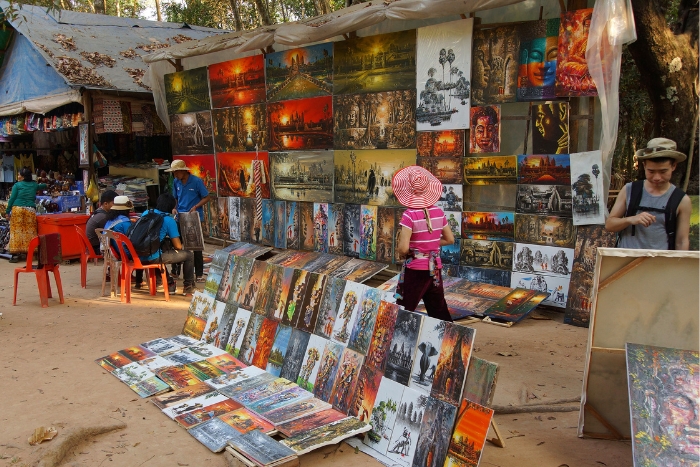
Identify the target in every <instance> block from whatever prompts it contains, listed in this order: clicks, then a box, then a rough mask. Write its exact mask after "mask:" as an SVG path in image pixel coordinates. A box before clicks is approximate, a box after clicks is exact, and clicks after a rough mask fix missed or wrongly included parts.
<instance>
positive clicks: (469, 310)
mask: <svg viewBox="0 0 700 467" xmlns="http://www.w3.org/2000/svg"><path fill="white" fill-rule="evenodd" d="M445 301H446V302H447V309H448V310H449V312H450V316H451V317H452V319H453V320H458V319H461V318H466V317H467V316H473V315H477V316H483V315H484V313H485V312H486V311H487V310H488V309H489V308H491V305H493V304H494V303H496V300H489V299H487V298H481V297H475V296H473V295H465V294H460V293H457V292H445Z"/></svg>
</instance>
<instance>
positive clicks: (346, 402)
mask: <svg viewBox="0 0 700 467" xmlns="http://www.w3.org/2000/svg"><path fill="white" fill-rule="evenodd" d="M363 360H364V356H363V355H362V354H360V353H358V352H355V351H354V350H351V349H349V348H347V349H345V350H343V355H342V357H341V359H340V363H339V364H338V370H337V372H336V376H335V383H334V384H333V390H332V391H331V395H330V399H329V400H328V402H329V403H330V404H331V405H332V406H333V408H334V409H336V410H338V411H340V412H343V413H348V411H349V410H350V406H351V403H352V395H353V392H354V391H355V385H356V384H357V380H358V378H359V376H360V368H361V367H362V362H363Z"/></svg>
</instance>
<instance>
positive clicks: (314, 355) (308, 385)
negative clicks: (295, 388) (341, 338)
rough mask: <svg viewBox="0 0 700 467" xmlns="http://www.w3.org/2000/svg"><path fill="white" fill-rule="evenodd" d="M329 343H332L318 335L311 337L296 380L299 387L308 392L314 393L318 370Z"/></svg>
mask: <svg viewBox="0 0 700 467" xmlns="http://www.w3.org/2000/svg"><path fill="white" fill-rule="evenodd" d="M328 342H330V341H329V340H328V339H324V338H323V337H319V336H316V335H311V337H310V338H309V340H308V345H307V346H306V351H305V353H304V359H303V360H302V362H301V369H300V370H299V376H297V379H296V382H297V384H298V385H299V387H301V388H304V389H306V390H307V391H314V389H315V384H316V378H317V376H318V369H319V367H320V366H321V363H320V362H321V355H323V351H324V350H325V348H326V344H327V343H328Z"/></svg>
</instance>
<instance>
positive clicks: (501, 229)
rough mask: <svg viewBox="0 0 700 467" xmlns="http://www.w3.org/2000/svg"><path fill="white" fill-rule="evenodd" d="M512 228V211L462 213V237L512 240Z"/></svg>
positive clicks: (513, 224) (513, 225)
mask: <svg viewBox="0 0 700 467" xmlns="http://www.w3.org/2000/svg"><path fill="white" fill-rule="evenodd" d="M514 228H515V223H514V215H513V213H512V212H472V211H467V212H464V213H462V238H468V239H472V240H500V241H513V233H514Z"/></svg>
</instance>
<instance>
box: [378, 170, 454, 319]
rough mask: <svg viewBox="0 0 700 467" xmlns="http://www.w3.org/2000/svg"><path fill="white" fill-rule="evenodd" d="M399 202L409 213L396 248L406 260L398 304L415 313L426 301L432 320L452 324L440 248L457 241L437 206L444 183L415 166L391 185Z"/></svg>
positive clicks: (405, 171)
mask: <svg viewBox="0 0 700 467" xmlns="http://www.w3.org/2000/svg"><path fill="white" fill-rule="evenodd" d="M391 187H392V188H393V190H394V195H395V196H396V199H397V200H398V201H399V203H401V204H402V205H404V206H406V207H407V208H408V209H406V211H405V212H404V214H403V217H402V218H401V232H400V233H399V240H398V244H397V246H396V248H397V250H398V253H399V255H400V256H401V257H402V258H403V259H404V263H403V268H402V269H401V275H400V277H399V283H398V285H397V287H396V294H395V297H396V299H397V300H396V303H398V304H399V305H401V306H403V307H404V308H406V309H407V310H411V311H414V310H415V309H416V307H417V306H418V302H420V300H421V299H422V300H423V303H425V309H426V311H427V312H428V315H429V316H432V317H433V318H438V319H441V320H443V321H452V317H451V316H450V313H449V311H448V309H447V302H446V301H445V293H444V290H443V287H442V271H441V269H442V263H441V261H440V247H441V246H445V245H452V244H453V243H454V241H455V239H454V235H453V234H452V230H451V229H450V226H449V224H448V223H447V219H446V218H445V213H444V212H443V211H442V209H440V208H439V207H437V206H435V203H436V202H437V201H438V200H439V199H440V195H441V194H442V183H440V180H438V179H437V178H435V176H433V174H431V173H430V172H428V171H427V170H425V169H424V168H422V167H418V166H415V165H412V166H409V167H406V168H403V169H401V170H399V171H398V172H396V174H395V175H394V178H393V179H392V181H391Z"/></svg>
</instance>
